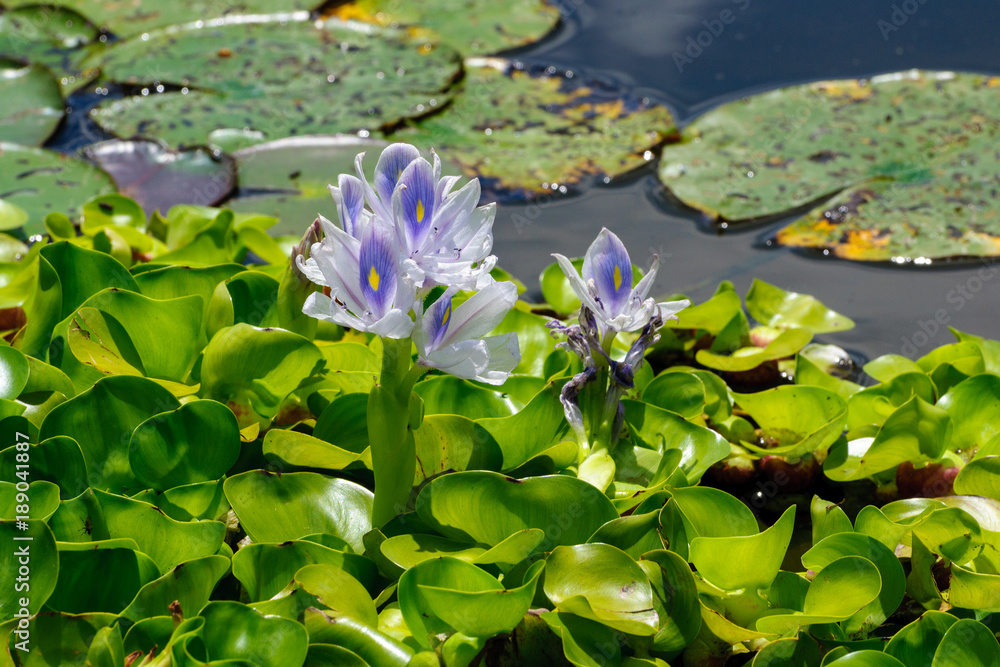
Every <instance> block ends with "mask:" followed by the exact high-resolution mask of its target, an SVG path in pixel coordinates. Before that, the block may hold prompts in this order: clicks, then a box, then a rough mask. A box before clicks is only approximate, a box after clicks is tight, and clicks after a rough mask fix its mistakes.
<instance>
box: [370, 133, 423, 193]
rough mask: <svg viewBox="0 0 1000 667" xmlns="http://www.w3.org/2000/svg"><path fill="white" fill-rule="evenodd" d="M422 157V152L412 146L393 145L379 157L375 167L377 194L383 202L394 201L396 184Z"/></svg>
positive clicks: (387, 147)
mask: <svg viewBox="0 0 1000 667" xmlns="http://www.w3.org/2000/svg"><path fill="white" fill-rule="evenodd" d="M419 157H420V151H418V150H417V148H416V146H412V145H410V144H402V143H399V144H391V145H389V146H386V147H385V149H384V150H383V151H382V154H381V155H379V156H378V164H376V165H375V192H377V193H378V196H379V198H381V200H382V202H384V203H386V204H388V203H389V202H390V201H392V193H393V191H395V189H396V183H397V182H399V178H400V177H401V176H402V175H403V172H404V171H405V170H406V168H407V167H408V166H409V165H410V163H411V162H413V161H414V160H416V159H417V158H419Z"/></svg>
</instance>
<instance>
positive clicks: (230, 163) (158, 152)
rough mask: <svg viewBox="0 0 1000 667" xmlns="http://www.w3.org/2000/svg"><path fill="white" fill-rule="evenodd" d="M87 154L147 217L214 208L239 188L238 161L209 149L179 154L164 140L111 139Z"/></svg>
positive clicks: (87, 151) (89, 150)
mask: <svg viewBox="0 0 1000 667" xmlns="http://www.w3.org/2000/svg"><path fill="white" fill-rule="evenodd" d="M85 154H86V156H87V157H88V158H90V159H91V160H93V161H94V162H96V163H97V164H98V166H100V167H101V168H102V169H103V170H104V171H105V172H107V173H108V174H109V175H110V176H111V178H112V179H113V180H114V182H115V185H116V186H117V187H118V190H119V192H121V193H122V194H124V195H128V196H129V197H131V198H132V199H134V200H135V201H136V202H137V203H139V204H140V205H141V206H142V208H143V209H144V210H145V211H146V213H147V214H149V213H152V212H153V211H162V212H164V213H166V212H167V211H169V210H170V209H171V208H173V207H174V206H176V205H177V204H198V205H200V206H214V205H215V204H217V203H219V202H220V201H222V200H223V199H225V198H226V197H228V196H229V195H230V194H231V193H232V191H233V189H234V188H235V187H236V163H235V161H234V160H233V158H231V157H229V156H228V155H226V154H225V153H223V154H215V153H213V152H211V151H208V150H206V149H204V148H192V149H189V150H184V151H174V150H171V149H170V148H169V147H168V146H166V145H164V144H163V143H161V142H159V141H150V140H143V139H133V140H130V141H122V140H120V139H112V140H110V141H102V142H100V143H98V144H94V145H92V146H88V147H87V149H86V151H85Z"/></svg>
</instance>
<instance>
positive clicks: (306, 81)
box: [94, 15, 460, 226]
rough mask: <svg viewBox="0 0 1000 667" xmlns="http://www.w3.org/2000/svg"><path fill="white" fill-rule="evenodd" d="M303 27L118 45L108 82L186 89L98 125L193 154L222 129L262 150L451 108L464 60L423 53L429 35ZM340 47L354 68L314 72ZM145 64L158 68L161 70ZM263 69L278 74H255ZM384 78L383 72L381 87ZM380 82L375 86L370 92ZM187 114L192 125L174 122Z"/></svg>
mask: <svg viewBox="0 0 1000 667" xmlns="http://www.w3.org/2000/svg"><path fill="white" fill-rule="evenodd" d="M306 18H307V17H305V16H302V15H297V16H295V17H294V18H293V17H290V16H288V15H284V16H278V17H275V16H270V17H268V16H256V17H254V18H253V19H251V20H244V21H232V22H217V23H215V24H213V23H210V22H206V23H205V24H204V25H203V26H202V25H195V24H187V25H186V26H183V27H180V28H177V29H172V30H165V31H160V32H155V33H151V34H150V35H149V37H148V39H141V38H133V39H131V40H128V41H125V42H122V43H119V44H116V45H115V47H114V48H113V49H109V50H108V51H107V52H106V53H105V54H104V55H103V56H101V57H99V58H97V59H95V60H94V64H97V65H99V66H100V67H101V68H102V70H103V72H104V75H105V76H106V77H108V78H109V79H111V80H113V81H119V82H122V83H127V84H146V85H152V84H154V83H156V82H157V81H161V82H169V83H173V84H176V85H179V86H187V87H189V91H188V92H187V93H186V94H184V93H183V92H176V93H175V92H168V93H164V94H161V95H148V96H136V97H130V98H125V99H122V100H114V101H111V102H108V103H105V104H102V105H100V106H99V107H98V108H97V110H96V111H95V114H94V116H95V118H96V120H97V121H98V122H99V123H100V124H101V125H102V126H103V127H104V128H105V129H108V130H110V131H111V132H113V133H115V134H117V135H118V136H122V137H127V136H132V135H134V134H146V135H148V136H156V137H159V138H162V139H163V140H165V141H166V142H167V143H168V144H170V145H172V146H178V145H185V146H194V145H199V144H204V143H207V141H208V140H209V137H210V133H215V132H218V131H219V130H233V131H235V133H236V134H239V133H240V132H242V136H243V137H247V138H250V137H252V138H254V139H256V141H257V143H260V142H261V141H264V140H267V139H280V138H282V137H287V136H291V135H303V134H336V133H338V132H353V131H356V130H361V129H370V130H375V129H379V128H380V127H383V126H388V125H392V124H394V123H397V122H399V121H400V120H402V119H404V118H409V117H413V116H419V115H422V114H423V113H426V112H427V111H429V110H431V109H433V108H434V107H435V106H439V105H443V104H444V103H445V102H446V101H447V100H448V98H449V92H448V90H447V89H448V86H449V84H450V82H451V79H452V78H453V77H454V75H455V74H456V73H457V72H458V71H459V69H460V59H459V57H458V54H457V53H455V52H454V51H452V50H451V49H450V48H448V47H446V46H442V45H432V46H431V47H430V48H425V47H424V44H426V43H427V39H426V38H425V39H420V40H418V39H414V38H412V37H409V36H407V35H406V34H405V33H403V32H402V31H395V30H387V29H386V30H383V29H377V28H370V27H367V26H361V25H359V24H352V23H346V22H342V21H337V20H326V21H323V22H321V23H315V22H312V21H308V20H302V19H306ZM276 19H277V20H276ZM290 19H291V20H290ZM296 19H297V20H296ZM279 21H281V22H280V23H279ZM342 44H343V45H345V46H344V47H343V48H345V49H350V52H351V54H352V57H351V58H350V60H349V61H341V64H340V65H339V66H338V67H337V68H335V70H334V71H332V73H331V72H330V71H328V69H327V68H319V69H318V70H315V71H312V70H311V69H310V67H309V63H310V62H312V61H323V60H326V61H330V60H331V59H333V61H335V62H336V61H337V59H338V56H339V55H340V54H341V53H342V51H341V45H342ZM142 63H145V64H142ZM148 63H155V69H154V70H150V67H149V64H148ZM262 69H266V70H268V71H270V72H272V73H273V74H274V76H268V77H263V76H255V73H256V72H259V71H261V70H262ZM320 70H322V71H320ZM154 72H155V74H154ZM378 72H382V73H383V77H382V78H380V79H377V78H376V73H378ZM282 73H285V74H288V75H287V76H285V75H283V74H282ZM385 73H391V75H389V76H385ZM331 78H332V80H331ZM375 80H377V81H378V84H379V85H377V86H373V85H372V83H371V82H372V81H375ZM276 98H282V99H293V98H294V99H298V100H299V103H298V104H297V105H293V107H290V108H282V109H278V108H276V107H275V106H274V105H273V104H271V103H270V100H273V99H276ZM432 100H433V102H432ZM372 110H374V111H372ZM180 117H183V118H184V119H185V121H187V122H185V123H178V122H176V121H175V120H174V119H176V118H180ZM215 136H218V135H215ZM308 222H309V221H306V222H304V223H302V224H303V226H304V225H305V224H308Z"/></svg>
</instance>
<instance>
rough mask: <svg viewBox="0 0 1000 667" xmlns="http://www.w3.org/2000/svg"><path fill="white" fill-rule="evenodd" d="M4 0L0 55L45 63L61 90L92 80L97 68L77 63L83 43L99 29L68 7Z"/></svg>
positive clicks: (83, 51)
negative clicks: (5, 6) (15, 2)
mask: <svg viewBox="0 0 1000 667" xmlns="http://www.w3.org/2000/svg"><path fill="white" fill-rule="evenodd" d="M13 4H14V3H8V4H7V7H8V9H6V10H5V11H4V12H3V14H0V55H2V56H4V57H7V58H16V59H18V60H25V61H27V62H30V63H38V64H40V65H45V66H46V67H48V68H49V69H50V70H51V71H52V73H53V75H55V77H56V79H57V80H58V82H59V85H60V86H61V87H62V90H63V92H64V93H65V94H69V93H70V92H72V91H73V90H75V89H77V88H79V87H80V86H82V85H84V84H85V83H87V82H88V81H90V80H92V79H93V78H94V77H95V76H96V75H97V71H96V70H93V69H90V70H84V69H83V68H81V67H80V61H82V60H83V59H84V58H85V57H86V56H87V55H88V53H89V50H88V49H86V48H81V47H85V46H87V45H89V44H91V43H93V42H95V41H97V40H98V39H99V38H100V34H101V31H100V30H99V29H98V28H97V27H95V26H94V25H93V24H91V23H90V22H89V21H87V19H86V18H84V17H83V16H81V15H80V14H78V13H77V12H75V11H73V9H71V8H69V7H57V6H53V5H48V4H44V5H42V4H34V3H30V2H29V3H26V4H24V6H20V7H12V5H13Z"/></svg>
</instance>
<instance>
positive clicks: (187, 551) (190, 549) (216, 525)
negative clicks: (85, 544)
mask: <svg viewBox="0 0 1000 667" xmlns="http://www.w3.org/2000/svg"><path fill="white" fill-rule="evenodd" d="M95 495H96V496H97V499H98V501H99V502H100V504H101V509H102V510H103V511H104V519H105V521H106V522H107V527H108V533H109V535H110V536H111V537H112V538H117V537H128V538H131V539H133V540H135V543H136V544H137V545H139V549H140V550H141V551H142V552H143V553H144V554H147V555H148V556H149V557H150V558H152V559H153V561H154V562H155V563H156V565H157V567H159V568H160V572H161V573H165V572H167V571H168V570H170V569H171V568H173V567H175V566H177V565H178V564H179V563H182V562H184V561H188V560H192V559H195V558H201V557H203V556H211V555H213V554H215V553H216V552H217V551H218V550H219V547H220V546H221V545H222V540H223V538H224V537H225V533H226V526H225V524H223V523H220V522H218V521H199V522H195V523H183V522H180V521H175V520H173V519H171V518H169V517H167V516H166V515H165V514H163V511H162V510H160V509H159V508H157V507H154V506H153V505H150V504H148V503H144V502H140V501H136V500H131V499H129V498H123V497H122V496H116V495H113V494H111V493H105V492H104V491H97V492H95Z"/></svg>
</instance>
